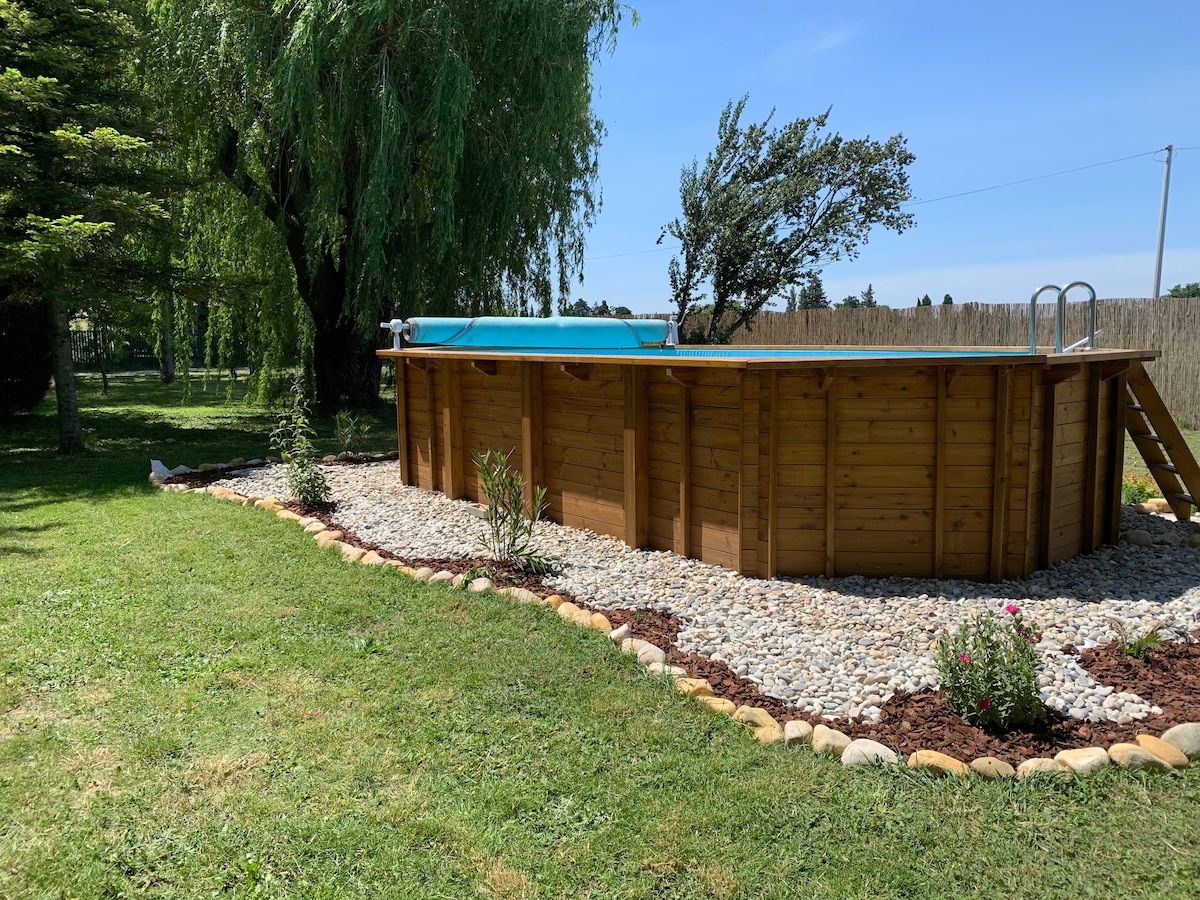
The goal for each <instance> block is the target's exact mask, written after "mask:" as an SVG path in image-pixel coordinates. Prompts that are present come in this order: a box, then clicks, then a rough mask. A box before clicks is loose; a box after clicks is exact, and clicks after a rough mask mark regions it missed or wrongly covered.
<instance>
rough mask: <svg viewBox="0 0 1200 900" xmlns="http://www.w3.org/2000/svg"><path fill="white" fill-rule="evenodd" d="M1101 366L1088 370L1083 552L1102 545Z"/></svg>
mask: <svg viewBox="0 0 1200 900" xmlns="http://www.w3.org/2000/svg"><path fill="white" fill-rule="evenodd" d="M1101 449H1102V448H1101V447H1100V367H1099V366H1098V365H1095V364H1093V365H1092V366H1090V367H1089V371H1088V399H1087V444H1086V445H1085V447H1084V452H1085V453H1086V456H1084V460H1083V466H1084V474H1083V546H1082V547H1080V552H1083V551H1086V552H1088V553H1091V552H1092V551H1093V550H1095V549H1096V548H1097V547H1098V546H1100V542H1099V541H1098V540H1097V539H1096V537H1097V535H1096V516H1097V514H1098V513H1099V510H1098V509H1097V508H1096V502H1097V499H1098V491H1097V489H1096V488H1097V485H1096V479H1097V478H1098V477H1099V469H1100V451H1101Z"/></svg>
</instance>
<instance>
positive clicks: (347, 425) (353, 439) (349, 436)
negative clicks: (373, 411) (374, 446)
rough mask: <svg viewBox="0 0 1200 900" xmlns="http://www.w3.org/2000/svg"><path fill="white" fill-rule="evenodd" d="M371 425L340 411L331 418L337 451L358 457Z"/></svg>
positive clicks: (344, 411) (364, 420)
mask: <svg viewBox="0 0 1200 900" xmlns="http://www.w3.org/2000/svg"><path fill="white" fill-rule="evenodd" d="M370 430H371V423H370V422H368V421H366V419H362V418H359V417H356V416H354V415H352V414H351V413H349V412H347V411H346V410H342V411H341V412H339V413H338V414H337V415H335V416H334V417H333V434H334V438H335V439H336V440H337V445H338V449H339V450H340V451H341V452H343V453H349V454H350V455H352V456H358V455H359V453H361V452H362V446H363V442H364V441H365V440H366V439H367V432H368V431H370Z"/></svg>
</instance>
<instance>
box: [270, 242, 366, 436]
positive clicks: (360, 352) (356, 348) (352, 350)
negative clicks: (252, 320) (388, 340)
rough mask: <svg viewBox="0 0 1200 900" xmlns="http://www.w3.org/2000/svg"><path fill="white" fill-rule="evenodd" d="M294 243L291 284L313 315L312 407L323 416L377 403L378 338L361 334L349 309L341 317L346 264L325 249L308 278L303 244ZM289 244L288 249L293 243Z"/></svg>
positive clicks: (346, 291)
mask: <svg viewBox="0 0 1200 900" xmlns="http://www.w3.org/2000/svg"><path fill="white" fill-rule="evenodd" d="M295 243H296V245H297V246H296V250H295V252H293V253H292V254H291V256H292V262H293V263H294V264H295V265H296V276H297V277H296V286H297V288H298V290H299V291H300V297H301V299H302V300H304V303H305V305H306V306H307V307H308V310H309V312H310V313H312V318H313V369H314V374H315V375H316V397H315V400H316V407H317V409H318V411H320V412H321V413H323V414H326V415H328V414H330V413H333V412H335V411H337V410H339V409H343V408H345V407H354V408H359V409H361V408H369V407H373V406H375V405H377V404H378V403H379V373H380V361H379V357H378V356H376V355H375V350H376V349H377V348H378V346H379V338H378V336H377V335H376V334H375V333H374V332H371V333H365V329H362V328H360V327H359V325H358V323H357V322H356V321H355V317H354V315H353V314H352V313H351V314H349V315H343V313H345V312H346V302H347V298H348V294H349V283H348V279H347V276H346V267H345V264H344V262H343V263H342V264H341V265H339V264H338V262H337V261H336V260H334V258H333V257H332V256H331V255H330V254H328V253H326V254H325V255H324V256H322V257H321V260H320V263H319V265H318V267H317V270H316V272H315V273H314V275H313V277H311V278H310V277H309V274H308V266H307V264H306V263H307V259H306V257H305V255H304V248H303V246H302V245H300V242H299V241H296V242H295ZM288 244H289V250H291V249H292V244H293V241H292V240H289V241H288ZM297 255H299V257H300V260H302V261H298V259H297Z"/></svg>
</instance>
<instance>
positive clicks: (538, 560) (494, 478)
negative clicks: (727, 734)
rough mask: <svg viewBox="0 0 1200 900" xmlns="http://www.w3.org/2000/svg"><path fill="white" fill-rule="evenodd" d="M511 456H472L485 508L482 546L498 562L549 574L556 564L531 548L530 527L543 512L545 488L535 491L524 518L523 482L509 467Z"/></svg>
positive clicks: (493, 453)
mask: <svg viewBox="0 0 1200 900" xmlns="http://www.w3.org/2000/svg"><path fill="white" fill-rule="evenodd" d="M511 455H512V454H511V453H501V452H500V451H498V450H486V451H480V450H476V451H475V453H474V454H473V455H472V459H473V460H474V462H475V468H476V469H478V470H479V479H480V481H481V482H482V483H483V484H482V487H483V495H484V498H485V499H486V500H487V507H488V509H487V520H486V521H487V532H486V533H485V535H484V538H483V546H484V549H485V550H487V551H488V552H489V553H491V554H492V556H493V557H494V558H495V559H496V560H498V561H499V562H502V563H511V564H513V565H515V566H516V567H517V568H519V569H522V570H524V571H529V572H534V573H538V574H543V573H546V572H549V571H551V570H552V569H553V568H554V564H555V563H556V562H557V561H558V558H557V557H555V556H552V555H550V554H548V553H545V552H543V551H541V550H538V549H537V548H536V547H534V546H533V527H534V525H536V524H537V521H538V520H539V519H540V518H541V517H542V513H544V512H545V511H546V489H545V488H544V487H538V488H535V489H534V492H533V503H532V506H531V508H530V510H529V514H528V515H526V512H525V479H524V478H522V477H521V473H520V472H517V471H515V470H514V469H512V468H511V467H510V466H509V464H508V460H509V457H510V456H511Z"/></svg>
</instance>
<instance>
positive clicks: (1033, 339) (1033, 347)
mask: <svg viewBox="0 0 1200 900" xmlns="http://www.w3.org/2000/svg"><path fill="white" fill-rule="evenodd" d="M1046 291H1057V292H1058V295H1059V296H1060V297H1061V296H1062V288H1060V287H1059V286H1058V285H1057V284H1044V285H1042V286H1041V287H1040V288H1038V289H1037V290H1036V291H1034V292H1033V296H1032V297H1030V298H1029V355H1030V356H1032V355H1034V354H1035V353H1037V302H1038V297H1040V296H1042V294H1044V293H1045V292H1046ZM1059 347H1060V350H1061V347H1062V344H1061V342H1060V344H1059Z"/></svg>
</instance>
